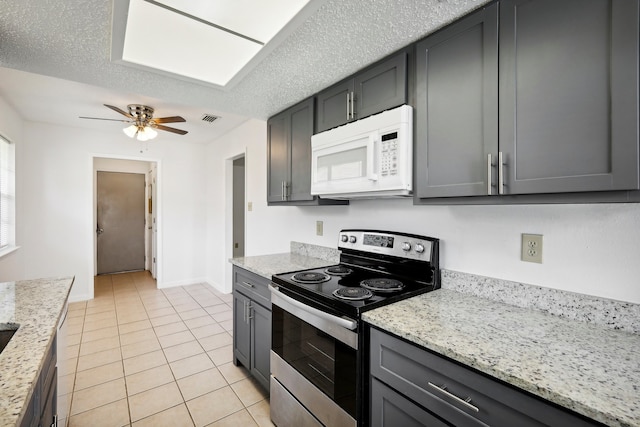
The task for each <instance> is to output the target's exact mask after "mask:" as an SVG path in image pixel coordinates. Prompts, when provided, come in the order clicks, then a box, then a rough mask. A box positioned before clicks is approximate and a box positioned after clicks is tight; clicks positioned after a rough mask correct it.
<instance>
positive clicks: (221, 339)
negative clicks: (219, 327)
mask: <svg viewBox="0 0 640 427" xmlns="http://www.w3.org/2000/svg"><path fill="white" fill-rule="evenodd" d="M198 341H199V342H200V345H202V348H204V349H205V350H206V351H211V350H215V349H216V348H220V347H224V346H227V345H229V344H233V338H232V337H231V335H229V334H228V333H227V332H223V333H221V334H216V335H211V336H210V337H205V338H200V339H199V340H198Z"/></svg>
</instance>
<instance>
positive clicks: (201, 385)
mask: <svg viewBox="0 0 640 427" xmlns="http://www.w3.org/2000/svg"><path fill="white" fill-rule="evenodd" d="M226 386H227V381H226V380H225V379H224V377H223V376H222V374H221V373H220V371H218V370H217V369H216V368H213V369H207V370H206V371H202V372H198V373H197V374H194V375H190V376H188V377H184V378H181V379H179V380H178V387H180V391H181V392H182V396H183V397H184V400H191V399H194V398H196V397H198V396H202V395H203V394H207V393H209V392H212V391H215V390H218V389H219V388H222V387H226Z"/></svg>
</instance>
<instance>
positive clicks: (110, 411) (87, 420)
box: [69, 399, 129, 427]
mask: <svg viewBox="0 0 640 427" xmlns="http://www.w3.org/2000/svg"><path fill="white" fill-rule="evenodd" d="M128 425H129V405H128V404H127V399H121V400H118V401H116V402H113V403H109V404H107V405H104V406H100V407H98V408H95V409H92V410H90V411H86V412H82V413H80V414H77V415H73V416H72V417H71V418H69V427H87V426H91V427H122V426H128Z"/></svg>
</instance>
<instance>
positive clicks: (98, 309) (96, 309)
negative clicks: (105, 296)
mask: <svg viewBox="0 0 640 427" xmlns="http://www.w3.org/2000/svg"><path fill="white" fill-rule="evenodd" d="M115 309H116V306H115V303H114V304H106V303H105V304H100V305H94V306H92V307H87V309H86V311H85V313H86V314H87V315H89V316H90V315H93V314H99V313H105V312H111V311H114V310H115Z"/></svg>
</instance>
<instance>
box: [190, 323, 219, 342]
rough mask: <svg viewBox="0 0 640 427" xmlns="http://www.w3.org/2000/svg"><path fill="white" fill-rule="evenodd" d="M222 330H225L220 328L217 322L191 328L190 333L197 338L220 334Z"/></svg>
mask: <svg viewBox="0 0 640 427" xmlns="http://www.w3.org/2000/svg"><path fill="white" fill-rule="evenodd" d="M222 332H226V331H225V330H224V329H223V328H222V326H220V325H218V324H217V323H214V324H212V325H205V326H200V327H198V328H193V329H191V333H192V334H193V336H194V337H196V338H197V339H200V338H205V337H210V336H211V335H216V334H221V333H222Z"/></svg>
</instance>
